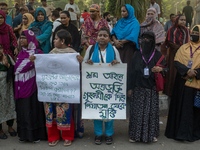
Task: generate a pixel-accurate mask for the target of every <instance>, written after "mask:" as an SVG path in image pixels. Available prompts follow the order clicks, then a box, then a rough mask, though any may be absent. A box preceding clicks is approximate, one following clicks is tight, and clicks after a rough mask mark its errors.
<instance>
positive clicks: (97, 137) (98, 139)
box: [95, 136, 102, 145]
mask: <svg viewBox="0 0 200 150" xmlns="http://www.w3.org/2000/svg"><path fill="white" fill-rule="evenodd" d="M101 140H102V136H95V144H97V145H100V144H101Z"/></svg>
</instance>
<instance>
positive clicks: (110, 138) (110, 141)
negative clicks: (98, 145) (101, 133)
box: [105, 136, 113, 145]
mask: <svg viewBox="0 0 200 150" xmlns="http://www.w3.org/2000/svg"><path fill="white" fill-rule="evenodd" d="M105 140H106V144H107V145H110V144H112V141H113V139H112V136H106V137H105Z"/></svg>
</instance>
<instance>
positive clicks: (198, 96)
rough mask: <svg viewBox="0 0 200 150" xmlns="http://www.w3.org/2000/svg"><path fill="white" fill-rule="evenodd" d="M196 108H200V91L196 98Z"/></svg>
mask: <svg viewBox="0 0 200 150" xmlns="http://www.w3.org/2000/svg"><path fill="white" fill-rule="evenodd" d="M194 107H197V108H200V91H197V93H196V95H195V97H194Z"/></svg>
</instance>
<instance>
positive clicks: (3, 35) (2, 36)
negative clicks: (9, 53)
mask: <svg viewBox="0 0 200 150" xmlns="http://www.w3.org/2000/svg"><path fill="white" fill-rule="evenodd" d="M0 15H2V16H3V17H4V22H3V24H2V25H0V43H2V46H3V49H4V50H9V49H10V37H9V32H10V31H9V28H8V25H7V24H6V14H5V13H4V12H3V11H2V10H0Z"/></svg>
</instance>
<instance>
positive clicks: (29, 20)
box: [22, 13, 34, 31]
mask: <svg viewBox="0 0 200 150" xmlns="http://www.w3.org/2000/svg"><path fill="white" fill-rule="evenodd" d="M23 16H26V18H27V19H28V23H27V25H24V24H23V26H22V31H24V30H28V28H29V26H30V25H31V23H32V22H33V21H34V17H33V15H32V14H30V13H25V14H23Z"/></svg>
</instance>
